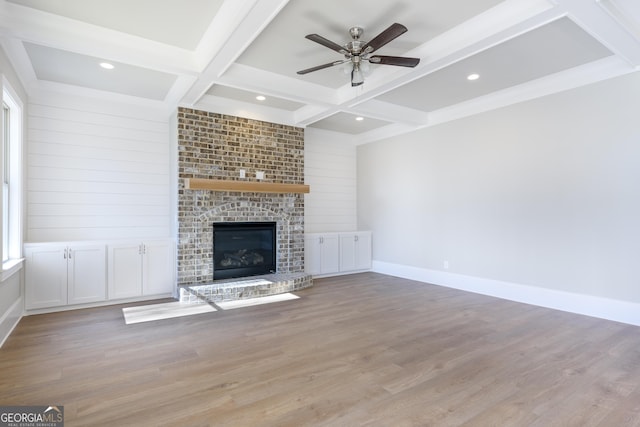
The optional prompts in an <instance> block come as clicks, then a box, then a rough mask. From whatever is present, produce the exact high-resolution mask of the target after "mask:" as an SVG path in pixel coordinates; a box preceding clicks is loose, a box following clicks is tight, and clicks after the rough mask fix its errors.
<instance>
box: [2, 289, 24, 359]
mask: <svg viewBox="0 0 640 427" xmlns="http://www.w3.org/2000/svg"><path fill="white" fill-rule="evenodd" d="M22 307H23V303H22V297H20V298H18V299H17V300H16V302H14V303H13V304H12V305H11V307H10V308H9V310H7V312H6V313H4V315H3V316H2V317H1V318H0V347H2V345H3V344H4V342H5V341H6V340H7V338H9V335H11V332H13V329H14V328H15V327H16V326H17V325H18V322H20V319H22V314H23V309H22Z"/></svg>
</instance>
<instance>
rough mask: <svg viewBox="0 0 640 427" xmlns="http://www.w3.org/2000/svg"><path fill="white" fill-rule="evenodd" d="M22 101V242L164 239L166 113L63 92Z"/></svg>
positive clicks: (167, 210)
mask: <svg viewBox="0 0 640 427" xmlns="http://www.w3.org/2000/svg"><path fill="white" fill-rule="evenodd" d="M29 101H30V102H29V129H28V132H29V133H28V152H27V241H29V242H48V241H68V240H104V239H119V238H156V237H157V238H164V237H169V236H171V227H172V220H171V212H172V208H171V205H170V203H171V200H172V195H171V191H172V190H171V189H172V182H171V176H172V166H171V159H172V154H171V142H170V141H171V136H170V135H171V129H170V117H169V116H168V115H167V114H166V112H163V111H156V110H154V109H152V108H144V107H136V106H131V105H128V104H122V103H116V102H107V101H101V100H99V99H97V98H91V99H90V98H81V97H76V96H71V95H58V94H44V95H41V96H39V97H34V98H31V99H30V100H29Z"/></svg>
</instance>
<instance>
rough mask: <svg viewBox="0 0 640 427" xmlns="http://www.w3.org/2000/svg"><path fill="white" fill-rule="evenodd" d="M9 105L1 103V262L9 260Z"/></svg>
mask: <svg viewBox="0 0 640 427" xmlns="http://www.w3.org/2000/svg"><path fill="white" fill-rule="evenodd" d="M9 114H10V110H9V106H8V105H7V104H5V103H4V102H3V103H2V159H3V162H2V164H3V169H2V262H5V261H8V260H9V235H10V233H9V191H10V189H9V171H10V169H9V167H10V163H9V159H10V149H11V144H10V141H11V139H10V138H9V135H10V134H11V121H10V117H9Z"/></svg>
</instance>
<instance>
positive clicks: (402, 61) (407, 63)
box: [369, 55, 420, 67]
mask: <svg viewBox="0 0 640 427" xmlns="http://www.w3.org/2000/svg"><path fill="white" fill-rule="evenodd" d="M369 62H371V63H372V64H383V65H398V66H400V67H415V66H416V65H418V64H419V63H420V58H407V57H405V56H384V55H373V56H371V57H369Z"/></svg>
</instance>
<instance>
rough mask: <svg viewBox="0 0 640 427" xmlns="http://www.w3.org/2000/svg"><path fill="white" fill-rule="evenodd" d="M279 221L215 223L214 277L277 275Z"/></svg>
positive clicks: (216, 278) (215, 278)
mask: <svg viewBox="0 0 640 427" xmlns="http://www.w3.org/2000/svg"><path fill="white" fill-rule="evenodd" d="M276 230H277V228H276V223H275V222H214V223H213V278H214V280H218V279H228V278H232V277H246V276H256V275H260V274H269V273H275V272H276V265H277V264H276V262H277V261H276V241H277V239H276Z"/></svg>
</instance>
